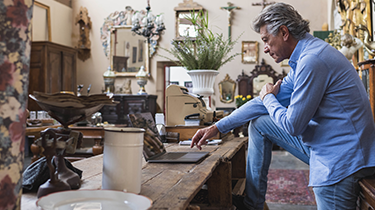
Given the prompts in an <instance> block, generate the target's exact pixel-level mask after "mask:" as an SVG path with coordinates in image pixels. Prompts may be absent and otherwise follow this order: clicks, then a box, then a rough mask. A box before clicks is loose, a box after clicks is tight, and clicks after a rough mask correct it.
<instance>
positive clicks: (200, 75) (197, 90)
mask: <svg viewBox="0 0 375 210" xmlns="http://www.w3.org/2000/svg"><path fill="white" fill-rule="evenodd" d="M187 73H188V74H189V76H190V78H191V81H192V83H193V91H192V92H193V93H194V94H198V95H201V96H203V100H204V101H205V103H206V107H207V108H208V109H210V110H211V107H210V98H209V97H210V96H211V95H212V94H214V83H215V79H216V76H217V75H218V74H219V71H217V70H190V71H188V72H187Z"/></svg>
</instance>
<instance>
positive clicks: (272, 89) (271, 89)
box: [259, 79, 281, 101]
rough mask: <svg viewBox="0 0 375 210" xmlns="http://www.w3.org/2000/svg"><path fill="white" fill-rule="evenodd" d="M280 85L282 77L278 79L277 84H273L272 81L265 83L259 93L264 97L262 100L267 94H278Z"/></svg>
mask: <svg viewBox="0 0 375 210" xmlns="http://www.w3.org/2000/svg"><path fill="white" fill-rule="evenodd" d="M280 85H281V79H280V80H279V81H277V82H276V84H275V85H273V84H272V83H267V84H265V85H264V86H263V88H262V90H261V91H260V93H259V96H260V98H261V99H262V101H263V99H264V97H265V96H266V95H267V94H270V93H272V94H273V95H274V96H276V95H277V94H278V93H279V90H280Z"/></svg>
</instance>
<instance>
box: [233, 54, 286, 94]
mask: <svg viewBox="0 0 375 210" xmlns="http://www.w3.org/2000/svg"><path fill="white" fill-rule="evenodd" d="M285 76H286V73H285V71H284V70H283V72H282V74H277V72H276V71H275V70H274V69H273V68H272V66H270V65H268V64H266V63H265V61H264V59H262V62H261V64H258V65H256V66H255V69H254V70H253V71H251V72H250V76H249V75H247V74H245V72H244V71H242V74H241V75H239V76H238V78H237V82H238V95H243V96H247V95H251V97H252V98H255V97H257V96H259V92H260V90H261V89H262V87H263V86H264V84H266V83H272V84H274V83H276V82H277V80H279V79H282V78H283V77H285Z"/></svg>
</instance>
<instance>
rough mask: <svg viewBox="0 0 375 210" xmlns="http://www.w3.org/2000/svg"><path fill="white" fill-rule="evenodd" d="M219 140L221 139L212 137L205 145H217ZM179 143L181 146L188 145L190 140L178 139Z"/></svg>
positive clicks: (219, 142)
mask: <svg viewBox="0 0 375 210" xmlns="http://www.w3.org/2000/svg"><path fill="white" fill-rule="evenodd" d="M221 142H222V141H221V139H212V140H208V141H207V145H219V144H221ZM179 144H180V145H181V146H190V144H191V140H185V141H180V143H179Z"/></svg>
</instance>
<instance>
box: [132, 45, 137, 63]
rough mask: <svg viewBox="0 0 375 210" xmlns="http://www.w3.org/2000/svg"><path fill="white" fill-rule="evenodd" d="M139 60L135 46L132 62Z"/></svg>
mask: <svg viewBox="0 0 375 210" xmlns="http://www.w3.org/2000/svg"><path fill="white" fill-rule="evenodd" d="M136 62H137V47H133V57H132V63H136Z"/></svg>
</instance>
